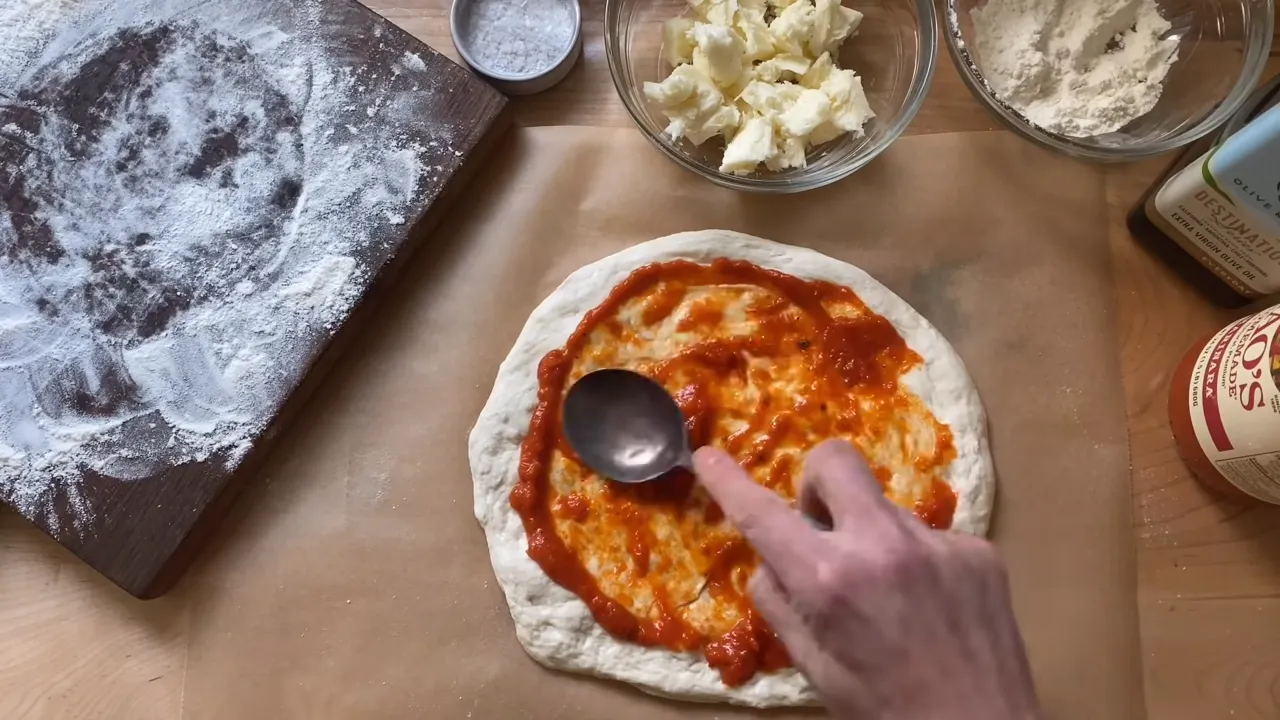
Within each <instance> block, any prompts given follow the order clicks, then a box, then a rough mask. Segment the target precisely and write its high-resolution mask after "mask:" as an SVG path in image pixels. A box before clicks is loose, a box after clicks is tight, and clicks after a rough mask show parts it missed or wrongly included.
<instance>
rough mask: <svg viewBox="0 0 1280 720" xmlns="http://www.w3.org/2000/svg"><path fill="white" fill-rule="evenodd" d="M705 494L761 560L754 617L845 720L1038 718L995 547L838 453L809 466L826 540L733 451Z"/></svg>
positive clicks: (701, 454)
mask: <svg viewBox="0 0 1280 720" xmlns="http://www.w3.org/2000/svg"><path fill="white" fill-rule="evenodd" d="M694 466H695V467H696V469H697V475H698V479H699V481H700V482H701V483H702V484H703V486H704V487H705V488H706V489H707V491H708V492H709V493H710V494H711V496H712V497H713V498H714V499H715V501H716V502H717V503H718V504H719V505H720V507H721V508H722V509H723V510H724V512H725V515H726V516H727V517H728V518H729V519H730V520H731V521H732V522H733V523H734V525H735V526H736V527H737V528H738V530H739V531H740V532H741V533H742V534H743V535H744V536H745V537H746V538H747V540H748V541H749V542H750V543H751V545H752V546H753V547H754V548H755V549H756V552H757V553H759V555H760V558H761V564H760V566H759V567H758V568H757V569H756V572H755V574H754V575H753V576H752V579H751V591H752V596H753V598H754V600H755V605H756V609H757V610H759V611H760V613H761V614H762V615H763V616H764V618H765V619H766V620H767V621H768V622H769V624H770V625H771V626H772V627H773V629H774V631H775V632H776V633H777V634H778V637H779V638H781V639H782V642H783V643H784V644H785V645H786V646H787V650H788V651H789V652H790V653H791V657H792V659H793V660H794V661H795V664H796V666H797V667H798V668H799V669H800V670H801V671H802V672H803V673H804V674H805V676H806V677H808V678H809V681H810V682H812V683H813V685H814V687H815V688H816V689H817V691H818V694H819V695H820V696H821V698H822V700H823V702H824V703H825V704H826V706H827V709H828V710H829V711H830V712H831V714H832V715H833V716H834V717H837V718H841V719H842V720H846V719H858V720H861V719H863V718H866V719H868V720H872V719H874V720H932V719H943V718H945V719H946V720H954V719H963V720H968V719H970V718H973V719H975V720H1015V719H1016V720H1024V719H1028V718H1036V717H1038V716H1039V711H1038V704H1037V701H1036V696H1035V688H1034V686H1033V684H1032V680H1031V673H1030V671H1029V669H1028V667H1027V659H1026V652H1025V650H1024V649H1023V646H1022V637H1021V635H1020V634H1019V633H1018V626H1017V624H1016V622H1015V621H1014V618H1013V610H1012V608H1011V606H1010V598H1009V588H1008V580H1007V578H1006V576H1005V571H1004V566H1003V564H1002V563H1001V561H1000V558H999V557H998V556H997V554H996V551H995V549H994V548H993V547H992V546H991V544H990V543H988V542H986V541H985V540H982V539H980V538H975V537H972V536H969V535H961V534H958V533H946V532H938V531H935V530H931V529H929V528H928V527H926V526H925V525H924V524H923V523H921V522H919V521H918V520H917V519H916V518H915V517H914V516H912V515H911V514H910V513H908V512H907V511H905V510H902V509H900V508H898V507H897V506H896V505H894V504H893V503H891V502H890V501H889V500H888V499H887V498H885V496H884V493H883V490H882V489H881V487H880V484H879V483H877V482H876V480H875V478H874V477H872V475H871V470H870V468H869V467H867V463H866V461H865V460H864V459H863V457H862V455H861V454H860V453H859V452H858V451H857V450H855V449H854V448H853V446H852V445H850V444H848V443H846V442H843V441H839V440H829V441H827V442H824V443H822V444H820V445H819V446H818V447H816V448H815V449H814V450H813V451H811V452H810V453H809V456H808V457H807V458H806V460H805V464H804V475H803V478H804V479H803V484H802V486H801V491H800V506H801V509H802V510H803V511H804V512H806V513H808V514H811V515H819V516H820V515H828V516H829V517H830V519H831V521H832V524H833V529H832V530H831V531H830V532H823V531H819V530H815V529H814V528H812V527H810V525H809V524H808V523H807V522H805V520H804V518H803V517H802V516H801V514H800V513H799V512H796V510H793V509H792V508H791V507H789V506H788V504H787V502H786V500H784V499H783V498H782V497H781V496H779V495H777V494H776V493H774V492H773V491H771V490H769V489H767V488H765V487H762V486H760V485H757V484H756V483H755V482H753V481H752V480H751V479H750V478H749V477H748V476H747V474H746V473H745V472H744V471H743V470H742V469H741V468H740V467H739V466H738V464H737V463H736V462H735V461H734V460H733V458H732V457H730V456H729V455H728V454H726V453H725V452H724V451H722V450H719V449H716V448H710V447H707V448H702V449H700V450H698V452H697V453H695V454H694Z"/></svg>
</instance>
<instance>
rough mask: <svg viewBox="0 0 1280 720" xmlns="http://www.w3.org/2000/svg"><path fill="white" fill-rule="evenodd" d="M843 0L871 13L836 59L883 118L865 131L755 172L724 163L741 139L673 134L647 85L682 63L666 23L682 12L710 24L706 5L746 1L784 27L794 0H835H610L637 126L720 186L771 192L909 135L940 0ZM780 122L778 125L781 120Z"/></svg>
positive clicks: (615, 44) (933, 54) (617, 67)
mask: <svg viewBox="0 0 1280 720" xmlns="http://www.w3.org/2000/svg"><path fill="white" fill-rule="evenodd" d="M841 1H842V5H843V7H844V8H847V9H848V10H852V11H857V13H859V14H860V15H861V18H860V21H859V23H858V24H857V27H856V31H855V32H854V33H853V34H852V35H851V36H849V37H848V38H847V39H845V40H843V42H842V44H840V45H839V47H838V50H837V51H836V52H835V53H834V55H835V57H834V61H835V63H836V65H837V66H838V68H841V69H847V70H852V71H853V72H854V73H856V75H857V76H858V78H860V81H861V87H862V89H863V91H864V92H865V98H866V104H867V106H869V108H870V110H871V112H872V114H873V117H870V119H868V120H867V121H866V123H865V125H863V126H862V127H861V128H860V132H848V133H845V134H843V135H840V136H838V137H836V138H835V139H832V140H829V141H825V142H814V143H813V144H811V145H810V146H808V147H807V148H806V151H805V152H803V154H802V156H801V157H802V158H803V160H804V163H803V166H797V167H788V168H785V169H769V167H768V166H767V164H766V163H764V162H762V163H761V164H760V165H759V166H758V167H757V168H756V169H755V170H754V171H750V172H745V173H744V172H726V171H722V170H721V168H722V167H724V166H725V165H726V164H727V159H726V156H725V153H726V150H727V148H728V144H729V143H730V142H731V139H726V138H725V137H724V136H711V137H709V138H707V139H705V140H702V141H701V142H697V143H695V142H694V141H693V140H692V139H690V138H689V137H688V136H686V137H672V135H671V133H670V132H669V131H670V129H671V122H670V119H669V117H668V116H666V115H665V113H664V108H663V107H662V106H660V105H659V104H658V103H656V102H654V101H653V99H652V98H651V97H649V96H647V95H646V92H645V85H646V83H649V84H651V85H652V84H655V83H660V82H662V81H663V80H664V79H665V78H668V76H669V75H671V74H672V73H673V69H674V67H676V65H675V64H673V63H672V62H671V61H670V59H669V56H668V53H667V50H668V49H669V48H668V44H667V42H666V41H667V38H668V37H669V35H668V34H666V33H665V32H664V28H665V27H666V25H667V23H668V21H671V20H672V19H675V18H685V19H687V20H688V22H689V23H690V24H694V22H695V21H697V24H699V25H701V24H702V18H700V17H699V13H709V14H711V15H712V16H715V14H716V13H717V12H720V11H721V10H724V9H727V12H728V13H729V17H738V19H739V20H740V19H741V17H740V16H741V15H743V14H744V9H746V10H747V11H759V12H761V13H763V19H764V20H765V21H766V22H767V23H769V24H770V25H771V30H772V31H774V32H776V31H778V26H777V25H775V21H776V20H777V17H778V15H779V14H781V13H782V12H783V11H785V10H786V9H787V8H788V7H790V6H791V5H793V4H796V5H800V4H803V5H804V7H802V8H796V9H794V10H792V12H793V13H797V12H798V13H799V14H800V15H807V16H812V15H815V14H816V15H820V14H821V13H822V12H823V11H824V10H825V11H831V10H832V9H831V8H830V7H829V4H828V3H823V2H821V0H819V2H815V0H806V2H804V3H794V2H785V1H782V0H779V1H777V2H775V1H773V0H759V1H757V2H751V3H748V2H729V1H726V0H701V1H700V2H693V1H692V0H605V19H604V31H605V53H606V55H607V57H608V61H609V71H610V74H611V75H612V77H613V83H614V86H615V87H616V88H617V90H618V94H619V95H620V96H621V98H622V101H623V105H624V106H625V107H626V109H627V112H628V113H630V115H631V117H632V119H633V120H635V122H636V125H638V126H639V128H640V130H641V131H642V132H643V133H644V135H645V136H646V137H648V139H649V140H650V141H652V142H653V143H654V145H656V146H657V147H658V148H659V149H660V150H661V151H662V152H663V154H665V155H666V156H667V157H669V158H670V159H672V160H673V161H675V162H676V163H677V164H679V165H680V166H681V167H684V168H686V169H689V170H692V171H693V172H696V173H698V174H699V175H702V176H703V177H705V178H707V179H709V180H711V181H712V182H714V183H716V184H717V185H722V186H725V187H730V188H734V189H736V190H746V191H752V192H764V193H792V192H800V191H803V190H810V189H813V188H818V187H822V186H824V185H828V184H830V183H833V182H836V181H837V180H840V179H842V178H845V177H848V176H849V175H851V174H853V173H854V172H856V171H857V170H859V169H860V168H862V167H864V166H865V165H866V164H867V163H869V162H871V161H872V160H873V159H874V158H875V157H876V156H878V155H879V154H880V153H881V152H883V151H884V150H885V149H886V148H887V147H889V145H890V144H891V143H893V141H894V140H896V139H897V138H898V137H899V136H900V135H902V133H903V131H904V130H906V128H907V125H909V124H910V123H911V120H912V119H913V118H914V117H915V115H916V113H917V112H918V111H919V109H920V106H921V104H922V103H923V102H924V98H925V94H926V93H927V92H928V89H929V84H930V82H931V81H932V79H933V73H934V69H935V67H936V63H937V54H938V51H937V46H938V21H937V16H936V13H935V12H934V7H933V0H836V3H837V4H841ZM695 6H696V7H695ZM818 25H821V23H818ZM808 29H810V30H812V27H810V28H808ZM734 32H736V33H738V34H739V40H741V38H742V28H741V25H740V24H739V25H735V30H734ZM695 35H696V31H695ZM809 37H811V36H809ZM805 39H808V38H805ZM694 64H695V65H696V64H697V61H696V60H695V62H694ZM762 64H764V63H763V62H761V61H760V60H758V59H757V60H754V61H752V60H751V59H750V58H746V59H745V60H744V62H743V64H742V79H741V80H740V83H746V82H747V81H749V80H750V79H751V77H754V75H752V74H753V73H756V72H757V71H758V70H759V68H760V66H761V65H762ZM815 64H816V63H815ZM761 73H762V71H761ZM798 75H799V73H797V75H796V76H788V75H787V74H786V73H782V75H781V83H782V84H783V85H786V84H792V85H799V84H800V81H799V77H798ZM749 76H750V77H749ZM760 77H763V74H761V75H760ZM741 89H742V88H738V87H729V88H721V90H722V93H723V98H724V99H725V102H726V103H727V104H729V105H733V104H734V100H735V97H736V96H738V93H739V90H741ZM737 104H738V106H739V107H741V108H742V109H743V115H744V116H746V115H747V114H748V112H749V110H748V109H747V108H745V105H744V104H743V102H742V100H741V98H740V97H739V98H738V102H737ZM833 106H834V101H833ZM787 109H788V108H785V107H784V108H782V110H784V111H785V110H787ZM774 125H775V132H777V131H778V127H779V125H780V124H779V123H774ZM735 137H736V135H735ZM815 137H816V135H815ZM775 140H776V138H775Z"/></svg>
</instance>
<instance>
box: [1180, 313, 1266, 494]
mask: <svg viewBox="0 0 1280 720" xmlns="http://www.w3.org/2000/svg"><path fill="white" fill-rule="evenodd" d="M1189 393H1190V394H1189V397H1188V401H1189V403H1190V408H1191V426H1192V427H1193V428H1194V429H1195V433H1196V439H1197V440H1198V441H1199V443H1200V448H1201V449H1202V450H1204V454H1205V455H1206V456H1207V457H1208V458H1209V460H1210V461H1211V462H1212V463H1213V464H1214V466H1215V467H1216V468H1217V469H1218V472H1220V473H1222V475H1223V477H1225V478H1227V479H1228V480H1230V481H1231V482H1232V483H1233V484H1234V485H1236V487H1239V488H1240V489H1241V490H1243V491H1244V492H1246V493H1248V494H1250V495H1252V496H1254V497H1256V498H1258V499H1260V500H1265V501H1267V502H1271V503H1280V305H1277V306H1276V307H1273V308H1271V309H1270V310H1265V311H1263V312H1261V313H1258V314H1257V315H1254V316H1252V317H1248V318H1245V319H1243V320H1239V321H1237V322H1234V323H1232V324H1230V325H1228V326H1227V327H1225V328H1223V330H1222V332H1219V333H1218V334H1217V335H1215V336H1213V339H1212V340H1210V341H1209V342H1208V344H1206V345H1205V347H1204V350H1202V351H1201V352H1200V357H1199V358H1197V360H1196V364H1195V366H1194V368H1193V369H1192V372H1191V389H1190V391H1189Z"/></svg>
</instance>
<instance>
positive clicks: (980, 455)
mask: <svg viewBox="0 0 1280 720" xmlns="http://www.w3.org/2000/svg"><path fill="white" fill-rule="evenodd" d="M721 257H724V258H733V259H739V260H746V261H749V262H752V263H755V264H756V265H759V266H761V267H765V268H772V269H774V270H780V271H782V272H785V273H789V274H791V275H795V276H797V277H801V278H806V279H813V280H826V281H829V282H834V283H838V284H840V285H845V286H847V287H850V288H852V289H853V290H854V292H856V293H857V294H858V296H859V297H860V298H862V301H863V302H865V303H866V304H867V306H868V307H869V308H870V309H871V310H872V311H874V312H876V313H878V314H879V315H882V316H884V317H885V318H887V319H888V320H889V321H890V322H892V323H893V325H894V327H896V328H897V329H898V332H899V333H900V334H901V335H902V337H903V339H905V340H906V342H907V345H908V346H909V347H910V348H911V349H912V350H915V351H916V352H917V353H919V355H920V356H921V357H922V358H924V365H923V367H920V368H917V369H915V370H913V371H912V372H911V373H910V374H908V375H907V377H906V378H905V382H906V384H907V385H908V387H910V388H911V389H912V391H913V392H915V393H916V394H917V395H918V396H919V397H920V399H921V400H923V401H924V403H925V405H926V406H927V407H928V408H929V409H930V410H931V411H933V413H934V415H935V416H936V417H937V418H938V419H939V420H940V421H941V422H944V423H946V424H947V425H950V426H951V431H952V434H953V435H954V439H955V447H956V459H955V460H954V461H953V462H952V463H951V465H950V467H949V468H948V469H947V473H946V480H947V482H949V483H950V484H951V487H952V488H953V489H954V490H955V492H956V495H957V499H958V502H957V505H956V513H955V519H954V521H953V526H952V528H953V530H957V531H962V532H968V533H973V534H975V535H982V534H985V533H986V531H987V522H988V520H989V518H990V514H991V505H992V501H993V497H994V491H995V476H994V472H993V469H992V464H991V456H990V453H989V452H988V449H987V427H986V415H985V413H984V411H983V409H982V403H981V401H980V400H979V399H978V392H977V389H976V388H974V386H973V382H972V381H971V380H970V379H969V374H968V372H967V371H966V370H965V367H964V363H963V362H962V361H961V360H960V357H959V356H958V355H956V353H955V350H953V349H952V348H951V345H950V344H949V343H947V341H946V340H945V339H943V337H942V335H941V334H939V333H938V331H937V330H935V329H934V327H933V326H932V325H930V324H929V322H928V321H927V320H925V319H924V318H923V317H921V316H920V315H919V314H918V313H917V312H916V311H915V310H914V309H912V308H911V306H910V305H908V304H907V303H906V302H904V301H903V300H902V299H901V298H899V297H898V296H897V295H894V294H893V293H892V292H891V291H890V290H889V289H888V288H886V287H885V286H883V285H881V284H880V283H879V282H877V281H876V280H874V279H873V278H872V277H871V276H870V275H867V274H866V273H865V272H863V271H861V270H859V269H858V268H856V267H854V266H852V265H849V264H847V263H844V262H841V261H839V260H836V259H834V258H830V257H827V256H826V255H822V254H820V253H817V252H814V251H812V250H808V249H805V248H799V247H793V246H789V245H781V244H779V243H775V242H770V241H768V240H762V239H760V238H756V237H752V236H750V235H743V234H741V233H735V232H729V231H725V230H702V231H697V232H687V233H680V234H677V235H671V236H668V237H664V238H659V239H657V240H652V241H650V242H646V243H643V244H640V245H636V246H634V247H631V248H628V249H626V250H623V251H622V252H619V253H617V254H614V255H611V256H609V257H607V258H604V259H603V260H600V261H597V262H594V263H592V264H590V265H587V266H586V267H584V268H582V269H580V270H578V271H577V272H575V273H573V274H572V275H570V276H569V277H568V278H567V279H566V280H565V281H564V283H562V284H561V285H560V287H558V288H556V290H555V292H553V293H551V295H550V296H548V297H547V299H546V300H544V301H543V302H542V304H541V305H539V306H538V308H537V309H536V310H534V311H533V314H532V315H530V316H529V321H528V322H527V323H525V326H524V330H523V331H521V333H520V337H519V338H517V339H516V343H515V346H514V347H512V348H511V353H510V354H509V355H507V359H506V360H504V361H503V363H502V366H501V367H500V368H499V369H498V377H497V379H496V380H495V381H494V384H493V392H492V394H490V396H489V401H488V402H487V403H486V404H485V406H484V410H482V411H481V412H480V417H479V418H478V419H477V420H476V424H475V427H474V428H472V430H471V437H470V440H469V443H468V450H469V456H470V459H471V475H472V479H473V481H474V483H475V512H476V518H477V519H478V520H479V521H480V524H481V525H482V526H483V527H484V531H485V537H486V539H487V540H488V543H489V557H490V558H491V560H492V561H493V571H494V574H495V575H496V576H497V578H498V583H499V584H500V585H501V586H502V590H503V592H504V593H505V594H506V596H507V605H508V607H509V608H510V609H511V617H512V618H513V619H514V620H515V626H516V636H517V637H519V638H520V644H521V645H523V646H524V649H525V651H526V652H528V653H529V655H531V656H532V657H533V658H534V659H535V660H537V661H538V662H540V663H542V664H544V665H547V666H549V667H553V668H558V669H561V670H572V671H577V672H583V673H588V674H591V675H597V676H600V677H606V678H612V679H615V680H621V681H623V682H628V683H631V684H632V685H635V686H637V687H639V688H640V689H641V690H644V691H646V692H650V693H654V694H657V695H664V696H668V697H675V698H682V699H687V700H700V701H710V702H714V701H727V702H731V703H735V704H739V705H750V706H754V707H774V706H787V705H808V704H813V703H814V702H815V701H816V697H815V695H814V692H813V689H812V688H811V687H810V685H809V683H808V682H807V681H806V680H805V679H804V676H802V675H801V674H800V673H798V672H796V671H795V670H788V671H784V672H780V673H773V674H759V675H756V676H755V677H754V678H752V679H751V680H750V681H749V682H747V683H746V684H745V685H742V686H741V687H736V688H730V687H725V685H724V683H722V682H721V681H720V675H719V674H718V673H717V672H716V671H715V670H713V669H712V668H711V667H710V666H708V665H707V663H706V660H705V659H704V658H703V657H702V656H701V655H699V654H696V653H675V652H672V651H670V650H666V649H661V648H646V647H643V646H641V645H636V644H634V643H628V642H623V641H620V640H617V639H615V638H614V637H612V636H611V635H609V634H608V633H606V632H605V631H604V629H603V628H601V627H600V626H599V624H597V623H596V621H595V619H594V618H592V616H591V613H590V611H589V610H588V609H587V606H586V605H585V604H584V603H583V602H582V601H581V600H580V599H578V597H577V596H576V595H574V594H573V593H571V592H569V591H568V590H565V589H564V588H562V587H560V586H559V585H557V584H555V583H554V582H552V581H551V579H550V578H548V577H547V576H546V574H545V573H544V572H543V571H542V568H540V567H538V565H537V564H536V563H534V562H533V560H531V559H530V558H529V556H528V555H526V554H525V549H526V547H527V543H526V538H525V533H524V527H523V525H521V523H520V518H519V516H518V515H516V513H515V511H514V510H513V509H512V507H511V504H510V503H509V502H508V497H509V496H510V494H511V490H512V488H514V487H515V485H516V481H517V480H518V478H519V461H520V443H521V441H523V439H524V435H525V432H526V431H527V430H528V427H529V420H530V416H531V415H532V413H533V408H534V407H535V405H536V404H537V395H538V378H537V367H538V363H539V361H541V360H542V357H543V356H544V355H546V354H547V353H548V352H550V351H551V350H554V349H555V348H558V347H560V346H562V345H563V344H564V343H565V341H567V340H568V339H569V336H570V335H571V334H572V333H573V331H574V329H575V328H576V327H577V326H578V323H579V322H581V320H582V317H583V315H585V314H586V313H587V311H589V310H590V309H591V308H594V307H595V306H597V305H599V304H600V303H601V302H603V301H604V299H605V298H606V297H607V296H608V294H609V292H610V291H611V290H613V288H614V286H616V285H617V284H618V283H619V282H621V281H622V280H623V279H624V278H626V277H627V276H628V275H630V274H631V272H632V271H633V270H635V269H636V268H638V267H640V266H642V265H646V264H649V263H653V262H661V261H665V260H675V259H687V260H693V261H698V262H710V261H711V260H713V259H715V258H721Z"/></svg>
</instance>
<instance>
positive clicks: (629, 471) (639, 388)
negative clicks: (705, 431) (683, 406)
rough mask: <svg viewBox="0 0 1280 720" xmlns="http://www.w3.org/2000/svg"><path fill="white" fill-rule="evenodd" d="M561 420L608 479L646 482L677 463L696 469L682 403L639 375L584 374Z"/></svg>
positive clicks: (585, 457)
mask: <svg viewBox="0 0 1280 720" xmlns="http://www.w3.org/2000/svg"><path fill="white" fill-rule="evenodd" d="M561 424H562V426H563V428H564V436H565V439H566V440H568V441H569V446H570V447H572V448H573V451H574V452H575V453H577V455H578V457H579V458H581V459H582V462H583V463H585V464H586V465H587V467H589V468H591V469H592V470H594V471H595V472H597V473H599V474H600V475H603V476H604V477H606V478H608V479H610V480H615V481H617V482H622V483H642V482H647V481H649V480H653V479H656V478H658V477H661V476H662V475H664V474H665V473H667V472H668V471H670V470H672V469H674V468H677V467H683V468H688V469H690V470H692V468H693V458H692V456H691V455H690V453H689V437H688V434H687V433H686V432H685V428H684V415H683V414H682V413H681V412H680V407H679V406H678V405H676V401H675V399H674V398H672V397H671V395H670V394H669V393H667V391H666V389H665V388H663V387H662V386H661V385H659V384H658V383H656V382H654V381H653V380H650V379H649V378H647V377H645V376H644V375H641V374H639V373H636V372H632V371H630V370H620V369H610V370H596V371H595V372H590V373H587V374H586V375H583V376H582V378H581V379H579V380H578V381H577V382H576V383H574V384H573V386H572V387H570V388H569V392H568V393H567V394H566V395H565V398H564V409H563V412H562V413H561Z"/></svg>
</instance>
